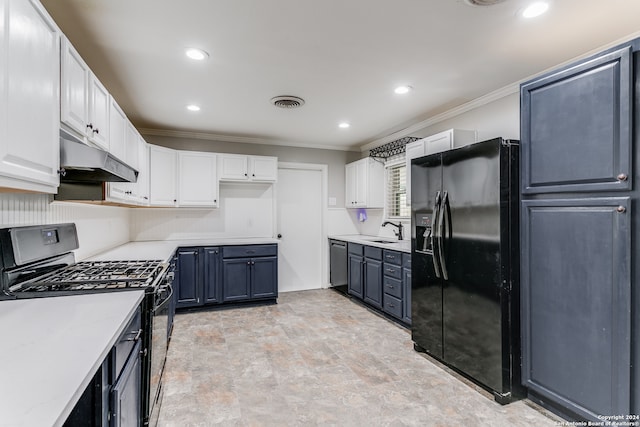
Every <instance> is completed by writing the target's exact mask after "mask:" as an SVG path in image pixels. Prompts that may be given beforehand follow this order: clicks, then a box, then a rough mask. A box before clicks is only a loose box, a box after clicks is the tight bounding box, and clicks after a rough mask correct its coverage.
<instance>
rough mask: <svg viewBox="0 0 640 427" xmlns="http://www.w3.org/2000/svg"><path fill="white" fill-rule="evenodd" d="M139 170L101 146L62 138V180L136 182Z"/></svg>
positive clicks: (62, 181)
mask: <svg viewBox="0 0 640 427" xmlns="http://www.w3.org/2000/svg"><path fill="white" fill-rule="evenodd" d="M137 179H138V171H137V170H135V169H133V168H132V167H131V166H129V165H127V164H126V163H124V162H122V161H121V160H119V159H117V158H116V157H114V156H112V155H111V154H109V153H108V152H106V151H104V150H101V149H99V148H94V147H90V146H88V145H86V144H83V143H81V142H76V141H73V140H71V139H68V138H65V137H64V136H62V135H61V138H60V182H61V183H64V182H87V183H89V182H93V183H98V182H136V180H137Z"/></svg>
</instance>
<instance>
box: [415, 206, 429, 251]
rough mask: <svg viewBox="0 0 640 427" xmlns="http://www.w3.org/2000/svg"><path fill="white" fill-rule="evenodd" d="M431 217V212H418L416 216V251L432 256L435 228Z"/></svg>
mask: <svg viewBox="0 0 640 427" xmlns="http://www.w3.org/2000/svg"><path fill="white" fill-rule="evenodd" d="M431 216H432V215H431V212H416V214H415V218H414V224H415V227H416V228H415V239H416V246H415V250H416V251H417V252H421V253H427V254H432V250H433V226H432V220H431Z"/></svg>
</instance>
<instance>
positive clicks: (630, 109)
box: [520, 40, 640, 421]
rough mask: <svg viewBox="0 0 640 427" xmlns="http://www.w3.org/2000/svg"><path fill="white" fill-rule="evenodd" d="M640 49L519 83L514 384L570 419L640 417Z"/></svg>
mask: <svg viewBox="0 0 640 427" xmlns="http://www.w3.org/2000/svg"><path fill="white" fill-rule="evenodd" d="M639 48H640V41H639V40H634V41H632V42H629V43H626V44H624V45H621V46H618V47H616V48H612V49H610V50H607V51H606V52H603V53H601V54H599V55H596V56H594V57H591V58H588V59H586V60H583V61H580V62H578V63H576V64H572V65H569V66H566V67H563V68H562V69H559V70H556V71H553V72H550V73H547V74H545V75H543V76H541V77H539V78H536V79H534V80H531V81H529V82H525V83H523V84H522V86H521V192H522V199H521V200H522V202H521V211H520V214H521V292H522V293H521V310H522V346H523V347H522V350H523V354H522V377H523V383H524V385H526V386H527V387H528V389H529V393H530V398H532V399H533V400H536V401H538V402H539V403H541V404H543V406H547V407H549V408H551V409H553V410H556V411H557V412H561V413H563V414H564V415H565V416H568V417H570V418H574V419H587V420H594V421H597V420H598V416H599V415H605V416H607V415H625V414H637V413H639V412H640V396H638V390H639V389H638V383H639V381H640V369H639V368H640V355H639V352H640V348H639V347H638V344H639V343H640V340H639V339H638V335H639V333H640V327H638V319H637V316H638V315H639V314H640V313H639V312H638V308H639V307H640V304H639V302H640V295H639V294H640V292H638V291H637V290H636V289H634V288H635V287H636V286H637V285H638V283H640V280H639V273H638V268H637V266H638V265H640V259H639V258H638V251H637V244H638V243H640V238H639V237H640V235H639V231H638V230H639V226H640V224H639V223H638V214H637V213H638V209H640V207H639V206H638V196H639V191H638V185H639V182H638V174H639V172H638V164H640V162H639V161H638V141H639V138H638V137H639V129H638V128H639V126H640V118H639V114H640V108H639V107H640V96H639V91H640V81H639V80H640V79H638V77H640V55H639V54H638V50H639ZM634 319H635V320H634ZM634 323H635V324H634Z"/></svg>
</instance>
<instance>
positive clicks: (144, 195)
mask: <svg viewBox="0 0 640 427" xmlns="http://www.w3.org/2000/svg"><path fill="white" fill-rule="evenodd" d="M136 188H137V191H136V192H137V194H138V204H139V205H142V206H148V205H149V145H147V142H146V141H145V140H144V139H143V138H142V137H140V140H139V142H138V181H137V182H136Z"/></svg>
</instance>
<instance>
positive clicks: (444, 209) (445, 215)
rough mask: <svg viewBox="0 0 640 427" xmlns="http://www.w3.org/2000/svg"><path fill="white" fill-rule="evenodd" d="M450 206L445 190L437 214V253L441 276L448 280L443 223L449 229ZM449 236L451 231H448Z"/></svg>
mask: <svg viewBox="0 0 640 427" xmlns="http://www.w3.org/2000/svg"><path fill="white" fill-rule="evenodd" d="M450 216H451V208H450V207H449V193H448V192H447V191H445V192H444V193H443V196H442V201H441V202H440V215H438V221H439V224H438V229H439V231H438V253H439V257H440V267H441V268H442V278H443V279H444V280H449V274H448V272H447V263H446V260H445V255H444V238H445V235H446V229H445V225H446V226H447V227H446V228H448V229H449V230H450V229H451V219H450ZM449 236H451V231H449Z"/></svg>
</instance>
